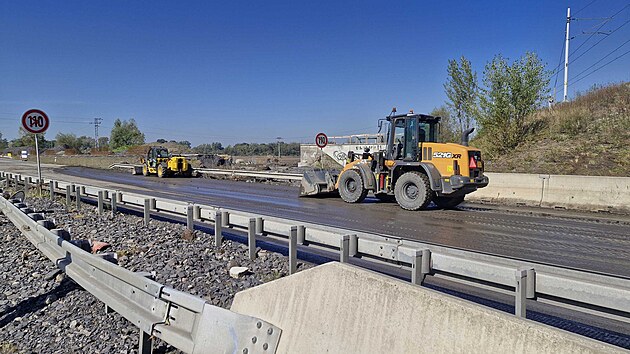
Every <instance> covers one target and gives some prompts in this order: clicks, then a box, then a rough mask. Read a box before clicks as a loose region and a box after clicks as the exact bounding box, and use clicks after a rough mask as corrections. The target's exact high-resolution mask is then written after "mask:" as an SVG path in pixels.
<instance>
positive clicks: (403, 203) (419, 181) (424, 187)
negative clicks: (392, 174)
mask: <svg viewBox="0 0 630 354" xmlns="http://www.w3.org/2000/svg"><path fill="white" fill-rule="evenodd" d="M394 195H395V196H396V202H398V205H400V207H401V208H403V209H406V210H420V209H424V208H426V207H427V205H429V203H430V202H431V199H433V195H434V193H433V190H431V184H430V183H429V177H427V175H425V174H423V173H420V172H418V171H410V172H407V173H405V174H403V175H402V176H400V177H399V178H398V180H397V181H396V186H395V187H394Z"/></svg>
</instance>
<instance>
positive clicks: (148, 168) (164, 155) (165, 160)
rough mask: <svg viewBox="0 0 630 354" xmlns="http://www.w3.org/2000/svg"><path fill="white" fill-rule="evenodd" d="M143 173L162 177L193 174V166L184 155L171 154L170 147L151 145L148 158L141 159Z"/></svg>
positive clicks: (189, 175)
mask: <svg viewBox="0 0 630 354" xmlns="http://www.w3.org/2000/svg"><path fill="white" fill-rule="evenodd" d="M140 162H141V163H142V174H143V175H145V176H148V175H151V174H155V175H157V176H158V177H160V178H164V177H169V176H174V175H178V176H182V177H191V176H192V172H193V169H192V166H191V165H190V162H189V161H188V160H187V159H186V158H185V157H183V156H177V155H171V154H170V153H169V152H168V149H167V148H165V147H162V146H151V147H150V148H149V151H147V156H146V158H142V159H141V160H140Z"/></svg>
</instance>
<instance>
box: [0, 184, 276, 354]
mask: <svg viewBox="0 0 630 354" xmlns="http://www.w3.org/2000/svg"><path fill="white" fill-rule="evenodd" d="M2 175H3V176H4V174H2ZM20 207H21V208H20ZM0 210H1V211H2V213H4V214H5V215H6V216H7V218H9V220H11V222H13V223H14V224H15V225H16V227H17V228H18V229H19V230H20V231H21V232H22V233H23V234H24V235H25V236H26V237H27V238H28V239H29V241H30V242H31V243H32V244H33V245H35V246H36V247H37V248H38V249H39V250H40V251H41V252H42V253H43V254H44V255H46V256H47V257H48V258H49V259H50V260H51V261H53V262H54V263H55V265H56V266H57V267H59V268H60V269H62V270H63V271H64V272H65V273H66V274H67V275H68V276H69V277H71V278H72V279H73V280H74V281H75V282H77V283H78V284H79V285H80V286H82V287H83V288H84V289H85V290H87V291H89V292H90V293H91V294H92V295H94V296H95V297H96V298H98V299H99V300H100V301H103V302H104V303H105V304H106V306H107V308H110V309H113V310H114V311H116V312H118V313H119V314H120V315H122V316H123V317H125V318H126V319H127V320H129V321H130V322H131V323H133V324H134V325H135V326H136V327H138V328H139V329H140V333H141V334H140V340H139V346H140V350H139V352H141V353H150V352H151V349H152V343H151V342H152V337H156V338H160V339H162V340H164V341H165V342H167V343H170V344H171V345H173V346H175V347H176V348H179V349H180V350H182V351H184V352H187V353H228V352H229V353H236V352H238V353H275V351H276V348H277V346H278V343H279V340H280V334H281V332H282V331H281V330H280V328H278V327H276V326H274V325H272V324H270V323H267V322H265V321H263V320H261V319H258V318H255V317H251V316H246V315H241V314H237V313H234V312H231V311H229V310H226V309H223V308H220V307H217V306H213V305H211V304H209V303H208V302H206V301H205V300H203V299H201V298H199V297H196V296H193V295H190V294H188V293H185V292H182V291H178V290H175V289H173V288H170V287H168V286H165V285H162V284H160V283H157V282H155V281H153V280H151V279H149V278H147V277H146V276H145V275H144V274H142V273H136V272H131V271H129V270H127V269H125V268H122V267H120V266H118V265H116V264H113V263H110V262H108V261H106V260H104V259H103V258H102V257H99V256H97V255H93V254H91V253H88V252H86V251H84V250H82V249H81V248H79V247H77V246H75V245H74V244H72V243H71V242H69V238H68V237H67V233H65V237H64V233H63V232H60V231H63V230H60V229H55V225H54V223H52V222H50V221H49V220H43V219H44V217H43V215H42V214H36V213H32V211H31V210H28V208H27V207H26V205H24V204H22V203H20V202H19V201H17V200H14V201H8V200H6V199H5V198H3V197H1V196H0ZM25 212H30V213H29V214H26V213H25ZM252 338H258V339H259V340H252Z"/></svg>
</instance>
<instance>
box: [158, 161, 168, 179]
mask: <svg viewBox="0 0 630 354" xmlns="http://www.w3.org/2000/svg"><path fill="white" fill-rule="evenodd" d="M167 174H168V168H167V167H166V166H164V165H162V164H160V165H158V167H157V175H158V177H160V178H164V177H166V175H167Z"/></svg>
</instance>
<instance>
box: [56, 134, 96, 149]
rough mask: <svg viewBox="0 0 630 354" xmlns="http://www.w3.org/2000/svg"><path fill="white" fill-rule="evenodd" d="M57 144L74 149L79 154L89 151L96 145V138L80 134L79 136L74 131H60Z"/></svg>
mask: <svg viewBox="0 0 630 354" xmlns="http://www.w3.org/2000/svg"><path fill="white" fill-rule="evenodd" d="M55 141H56V146H59V147H62V148H64V149H74V150H76V152H77V153H79V154H85V153H89V152H90V151H91V149H92V148H93V147H94V138H92V137H89V136H85V135H83V136H80V137H78V138H77V136H76V135H74V134H72V133H68V134H65V133H58V134H57V136H55Z"/></svg>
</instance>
